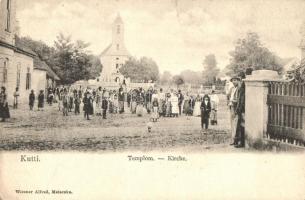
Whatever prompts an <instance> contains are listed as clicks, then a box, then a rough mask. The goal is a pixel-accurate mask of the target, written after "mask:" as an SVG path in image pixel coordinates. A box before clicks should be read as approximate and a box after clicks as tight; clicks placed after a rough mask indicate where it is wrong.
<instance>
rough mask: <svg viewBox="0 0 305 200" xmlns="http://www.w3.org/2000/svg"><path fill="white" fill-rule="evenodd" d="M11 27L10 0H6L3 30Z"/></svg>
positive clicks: (8, 29)
mask: <svg viewBox="0 0 305 200" xmlns="http://www.w3.org/2000/svg"><path fill="white" fill-rule="evenodd" d="M10 29H11V0H6V26H5V30H6V31H10Z"/></svg>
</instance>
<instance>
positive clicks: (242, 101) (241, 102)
mask: <svg viewBox="0 0 305 200" xmlns="http://www.w3.org/2000/svg"><path fill="white" fill-rule="evenodd" d="M251 74H252V68H247V69H246V74H244V73H243V72H242V73H240V78H241V79H242V82H241V84H240V90H239V93H238V101H237V108H236V113H237V114H238V123H237V132H236V138H237V142H238V144H237V145H236V146H235V147H237V148H240V147H245V105H246V86H245V82H244V79H245V78H246V76H248V75H251Z"/></svg>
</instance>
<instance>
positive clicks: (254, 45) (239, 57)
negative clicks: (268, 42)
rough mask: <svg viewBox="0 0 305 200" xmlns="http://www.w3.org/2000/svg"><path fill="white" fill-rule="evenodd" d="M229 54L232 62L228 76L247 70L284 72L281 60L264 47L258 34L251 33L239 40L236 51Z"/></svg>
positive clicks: (228, 68)
mask: <svg viewBox="0 0 305 200" xmlns="http://www.w3.org/2000/svg"><path fill="white" fill-rule="evenodd" d="M229 54H230V56H231V62H230V64H229V65H228V66H227V70H228V72H227V74H228V75H233V74H237V73H239V72H240V71H245V70H246V69H247V68H252V69H253V70H259V69H270V70H275V71H278V72H281V71H282V70H283V66H282V65H281V64H280V58H279V57H278V56H276V55H275V54H274V53H272V52H270V51H269V49H267V48H266V47H264V46H263V45H262V43H261V41H260V38H259V36H258V34H257V33H254V32H249V33H247V35H246V37H245V38H242V39H239V40H238V41H237V43H236V46H235V49H234V51H232V52H230V53H229Z"/></svg>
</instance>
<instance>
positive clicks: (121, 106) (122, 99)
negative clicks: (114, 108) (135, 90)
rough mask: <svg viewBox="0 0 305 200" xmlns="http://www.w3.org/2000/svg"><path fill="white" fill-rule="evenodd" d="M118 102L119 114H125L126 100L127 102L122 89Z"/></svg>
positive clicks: (120, 89)
mask: <svg viewBox="0 0 305 200" xmlns="http://www.w3.org/2000/svg"><path fill="white" fill-rule="evenodd" d="M118 100H119V113H120V114H121V113H123V112H124V100H125V94H124V91H123V88H122V87H120V88H119V94H118Z"/></svg>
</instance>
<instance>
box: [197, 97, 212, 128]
mask: <svg viewBox="0 0 305 200" xmlns="http://www.w3.org/2000/svg"><path fill="white" fill-rule="evenodd" d="M200 109H201V128H202V129H203V124H205V129H208V128H209V118H210V112H211V102H210V97H209V96H208V95H204V97H203V101H202V102H201V105H200Z"/></svg>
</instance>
